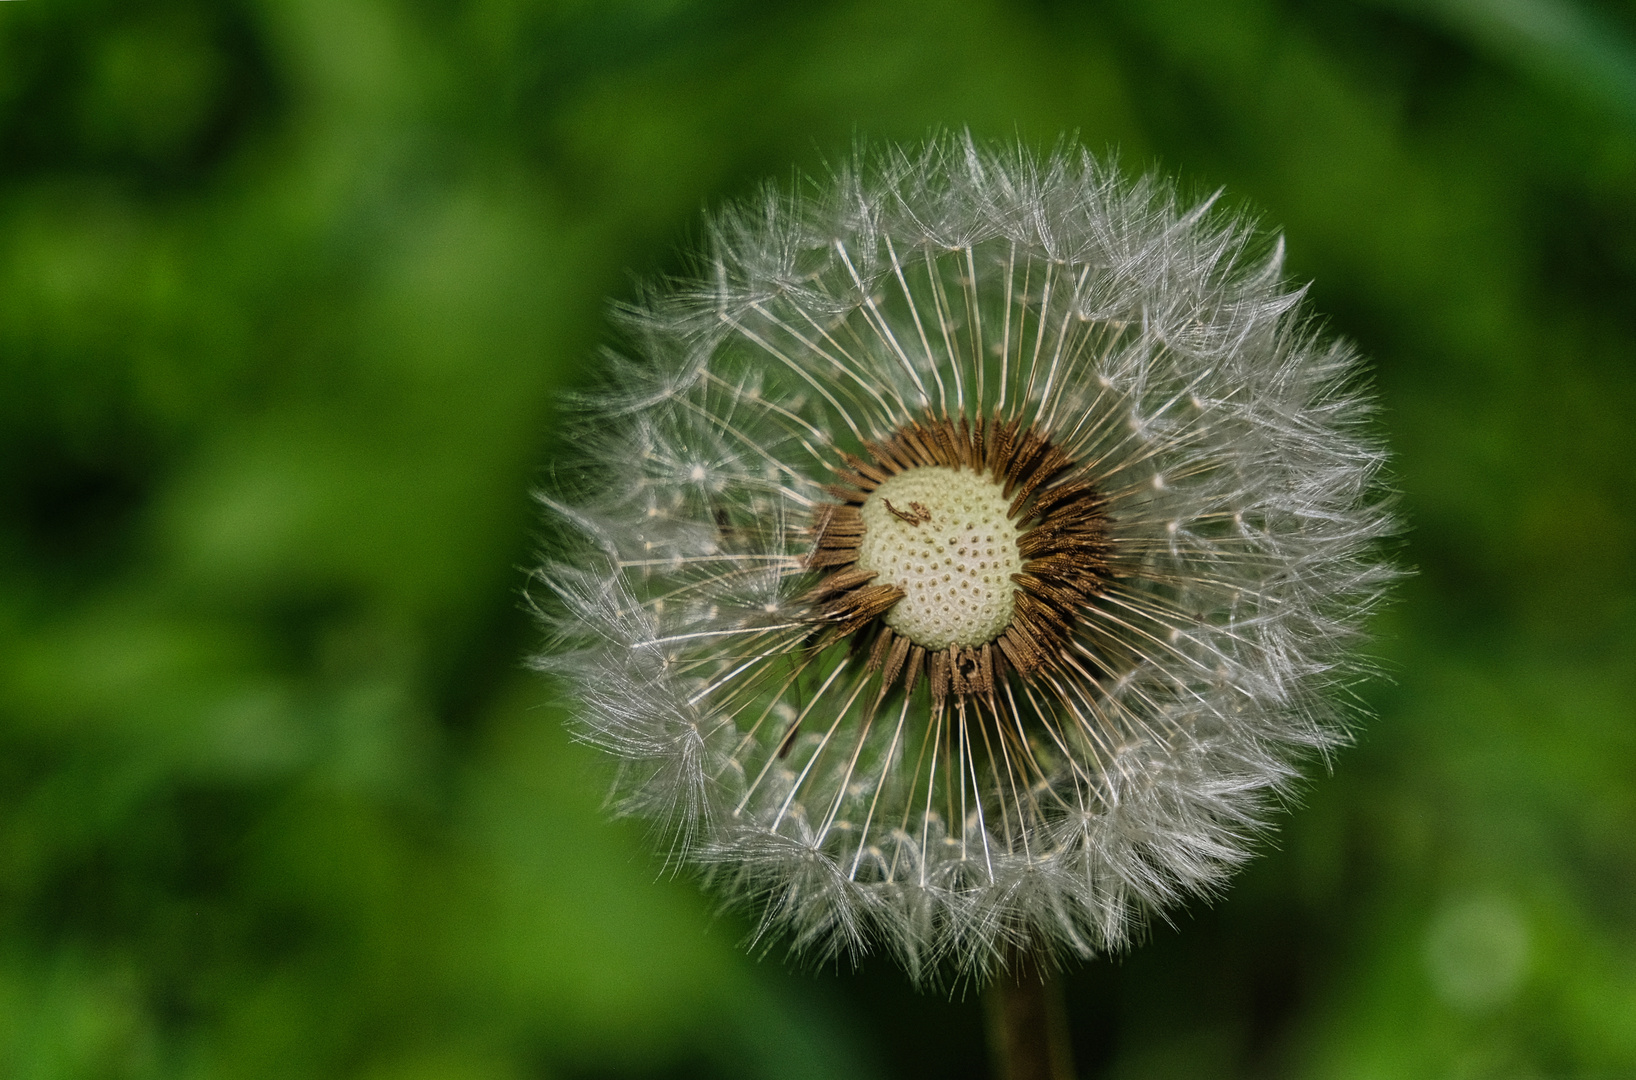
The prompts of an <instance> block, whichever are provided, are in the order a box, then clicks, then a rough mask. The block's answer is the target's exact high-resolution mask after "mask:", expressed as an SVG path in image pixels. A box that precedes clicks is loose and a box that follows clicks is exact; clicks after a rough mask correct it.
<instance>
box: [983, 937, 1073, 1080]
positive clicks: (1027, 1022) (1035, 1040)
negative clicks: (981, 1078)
mask: <svg viewBox="0 0 1636 1080" xmlns="http://www.w3.org/2000/svg"><path fill="white" fill-rule="evenodd" d="M985 1004H986V1005H987V1011H988V1045H989V1056H990V1057H991V1058H992V1059H993V1062H994V1072H995V1075H996V1076H997V1077H998V1078H999V1080H1073V1076H1074V1062H1073V1050H1072V1047H1070V1046H1069V1044H1068V1015H1067V1010H1066V1008H1065V1007H1064V1005H1063V1000H1062V985H1061V984H1060V983H1058V982H1057V981H1056V980H1055V979H1053V978H1051V977H1050V976H1048V975H1046V974H1045V973H1044V972H1042V971H1040V970H1039V969H1038V968H1037V967H1035V966H1034V965H1032V964H1029V963H1026V962H1022V963H1014V964H1013V965H1012V967H1011V970H1009V971H1005V972H1001V973H1000V975H999V976H998V977H996V978H995V980H994V982H993V983H992V984H990V986H989V988H988V991H987V993H986V1002H985Z"/></svg>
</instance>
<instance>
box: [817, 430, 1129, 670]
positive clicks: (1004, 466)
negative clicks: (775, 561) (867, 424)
mask: <svg viewBox="0 0 1636 1080" xmlns="http://www.w3.org/2000/svg"><path fill="white" fill-rule="evenodd" d="M864 449H865V450H866V452H867V453H868V457H867V458H863V457H858V456H857V455H854V454H848V453H844V452H841V453H839V455H838V456H839V458H840V464H839V465H836V466H835V467H834V472H835V477H836V480H837V483H835V484H831V485H827V486H826V487H825V488H824V490H825V491H826V492H828V493H829V494H830V495H831V496H832V497H833V498H834V499H835V500H836V501H835V502H833V503H825V504H822V505H821V506H819V507H818V510H817V512H816V513H815V514H814V516H813V522H812V537H813V542H812V550H811V552H810V553H809V554H808V555H807V558H806V566H807V568H808V569H810V570H820V571H827V572H826V573H825V574H824V576H823V577H821V578H820V579H819V580H818V581H817V582H816V583H815V584H814V585H813V587H812V588H811V589H810V590H809V591H808V592H807V595H806V597H805V599H806V600H807V601H808V603H810V604H811V605H812V606H813V609H814V616H813V618H814V622H815V624H817V625H816V628H815V629H816V630H817V631H818V632H817V633H815V635H814V638H813V639H812V640H813V641H814V643H816V644H828V643H830V642H834V641H837V640H839V639H840V638H842V637H845V636H847V635H850V634H856V633H868V634H871V635H872V637H871V638H870V639H869V640H868V650H867V651H868V654H869V660H868V670H869V671H870V672H871V673H873V672H877V671H878V672H879V673H880V677H881V688H880V693H881V695H882V696H884V695H885V694H886V693H887V692H889V691H890V690H891V689H892V687H893V686H894V685H895V684H896V683H897V682H898V680H899V679H900V678H901V679H902V685H903V686H904V688H905V689H906V690H912V689H913V688H914V686H915V685H916V683H917V682H918V681H919V679H920V677H921V676H922V675H925V677H926V678H927V680H928V682H929V684H930V688H931V694H932V698H933V700H934V702H942V701H944V700H946V699H947V698H948V697H949V696H950V695H954V696H957V697H964V696H980V697H985V698H986V697H990V696H991V695H992V694H993V693H994V691H995V689H996V687H997V686H999V684H1000V683H1002V682H1003V681H1004V679H1005V677H1006V673H1007V671H1016V672H1018V673H1019V674H1022V675H1030V674H1033V673H1034V672H1037V671H1042V670H1046V669H1049V668H1051V667H1053V666H1055V665H1057V664H1058V663H1060V662H1061V660H1062V653H1063V649H1064V648H1065V647H1066V645H1067V643H1068V641H1069V639H1070V638H1071V637H1072V636H1073V633H1074V628H1075V626H1076V625H1077V624H1078V623H1079V622H1080V620H1082V619H1083V618H1084V611H1085V609H1086V608H1088V607H1089V606H1090V605H1091V604H1092V602H1093V601H1094V600H1095V599H1096V598H1097V597H1098V596H1100V595H1102V593H1103V592H1104V590H1105V588H1106V585H1107V582H1108V577H1109V574H1108V552H1109V543H1108V537H1107V524H1108V517H1107V510H1106V507H1107V500H1106V499H1105V498H1104V497H1103V496H1102V495H1101V494H1100V493H1099V492H1098V491H1097V489H1096V486H1095V484H1094V483H1093V482H1092V481H1091V479H1090V478H1088V477H1087V476H1086V475H1084V472H1083V470H1082V469H1081V468H1080V466H1079V465H1078V463H1076V462H1075V461H1074V460H1073V459H1072V458H1071V457H1069V456H1068V455H1067V454H1066V453H1064V452H1063V451H1062V450H1060V449H1059V448H1058V447H1057V446H1055V445H1054V444H1053V443H1052V442H1051V440H1050V438H1049V437H1048V436H1047V435H1045V434H1044V433H1041V432H1039V431H1037V430H1035V429H1034V428H1032V427H1023V426H1022V424H1021V423H1020V422H1019V421H1016V420H1012V421H1009V422H1004V423H1002V422H1001V421H999V420H998V419H995V420H992V421H986V420H984V419H982V418H979V419H978V420H977V421H976V422H975V423H973V422H972V421H970V420H968V419H967V418H966V417H960V418H959V419H958V420H950V419H946V418H945V419H933V418H927V419H924V420H918V421H914V422H911V423H909V424H906V425H904V426H903V427H901V428H899V429H898V430H897V431H895V432H893V433H892V434H891V435H890V436H888V437H887V438H886V439H884V440H882V441H881V442H878V443H874V442H866V443H865V444H864ZM930 465H941V466H944V467H947V468H967V469H972V470H974V471H977V472H981V473H985V474H987V475H989V476H992V477H993V478H994V479H995V480H996V481H998V482H999V483H1000V484H1001V486H1002V490H1003V492H1004V494H1005V495H1006V497H1007V498H1009V499H1010V500H1011V505H1010V508H1009V511H1008V513H1009V516H1010V517H1011V519H1012V520H1014V521H1019V522H1021V523H1022V524H1023V529H1022V533H1021V535H1020V536H1019V537H1018V550H1019V552H1020V553H1021V555H1022V557H1023V568H1022V572H1021V573H1018V574H1014V575H1012V580H1013V581H1015V582H1016V584H1017V593H1016V596H1015V599H1014V608H1013V612H1012V617H1011V624H1010V625H1009V626H1007V627H1006V629H1005V630H1004V631H1003V632H1002V633H1001V634H1000V635H999V636H998V637H997V638H995V639H994V640H993V641H989V642H985V643H984V644H982V645H979V646H976V647H967V646H952V647H950V648H947V649H940V650H937V651H936V652H932V653H930V654H929V655H928V653H927V650H926V649H924V648H922V647H921V646H919V645H916V644H915V643H914V642H912V641H910V640H909V639H908V638H906V637H904V636H903V635H901V634H898V633H896V632H895V631H893V630H892V628H891V627H889V626H887V625H886V624H885V623H884V622H883V621H881V619H880V618H879V617H880V616H883V615H885V614H886V612H887V611H889V610H890V609H891V607H892V605H893V604H895V603H897V602H898V600H900V599H902V598H903V596H904V592H903V590H901V589H899V588H897V587H896V586H891V585H872V584H870V582H871V581H872V579H873V578H874V576H875V575H874V574H872V573H869V572H867V571H864V570H860V569H859V568H858V567H857V565H856V560H857V556H858V549H859V545H860V544H861V542H862V540H863V532H864V524H863V517H862V515H861V514H860V513H859V508H860V507H861V506H862V505H863V503H864V500H866V499H867V498H868V497H869V494H870V492H872V491H874V490H875V489H876V488H877V487H879V486H880V485H881V484H883V483H885V482H886V481H887V480H888V479H889V478H891V477H892V476H895V475H897V474H898V473H901V472H906V471H908V470H910V469H915V468H921V467H924V466H930ZM887 509H888V510H889V511H890V512H891V513H893V514H895V515H897V516H898V517H899V518H900V519H902V520H904V521H907V522H910V523H911V524H914V523H918V522H922V521H925V520H927V519H928V518H929V517H930V514H929V512H928V511H927V509H926V507H924V506H921V505H920V504H918V503H911V504H910V505H909V507H908V509H907V510H904V509H900V508H898V507H894V506H890V505H889V506H888V507H887Z"/></svg>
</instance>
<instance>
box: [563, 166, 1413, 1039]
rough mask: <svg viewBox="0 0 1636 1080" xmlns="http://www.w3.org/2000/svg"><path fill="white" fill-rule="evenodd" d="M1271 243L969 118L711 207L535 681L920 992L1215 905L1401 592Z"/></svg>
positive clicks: (1343, 400)
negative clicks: (976, 130)
mask: <svg viewBox="0 0 1636 1080" xmlns="http://www.w3.org/2000/svg"><path fill="white" fill-rule="evenodd" d="M1281 255H1282V248H1281V245H1278V244H1268V243H1265V242H1261V241H1258V239H1257V236H1256V235H1255V233H1254V232H1253V231H1252V230H1251V229H1250V228H1249V227H1248V226H1247V225H1246V224H1245V223H1243V222H1242V221H1240V220H1237V219H1234V218H1232V217H1231V216H1229V215H1226V214H1223V213H1222V212H1220V211H1218V210H1214V209H1212V208H1211V206H1210V204H1209V202H1204V203H1201V204H1198V205H1192V206H1189V205H1184V204H1183V203H1182V202H1181V201H1179V199H1178V197H1177V195H1176V194H1175V192H1174V190H1173V188H1172V187H1171V186H1170V185H1169V184H1167V183H1165V182H1163V181H1160V180H1158V179H1154V178H1148V179H1145V180H1140V181H1136V182H1130V181H1127V180H1125V179H1122V178H1121V176H1120V175H1119V174H1118V173H1116V172H1115V171H1114V170H1113V169H1112V168H1111V167H1109V166H1106V165H1104V164H1102V163H1099V162H1098V161H1097V160H1096V159H1095V158H1093V157H1092V156H1090V155H1088V154H1087V153H1085V152H1083V151H1081V150H1079V149H1077V148H1076V147H1073V146H1071V145H1064V146H1062V147H1059V149H1058V150H1057V151H1056V152H1055V153H1053V154H1051V155H1050V156H1048V157H1037V156H1035V155H1033V154H1032V153H1030V152H1029V151H1027V150H1024V149H1020V148H1016V147H1002V148H988V147H984V146H982V145H979V144H976V143H974V142H973V141H972V140H971V139H970V138H969V137H965V138H957V137H946V138H941V139H935V140H933V141H932V142H931V143H930V144H928V145H927V146H925V147H923V148H920V149H916V150H913V151H886V152H882V153H879V154H877V155H874V156H870V155H867V154H865V155H860V158H859V160H858V162H857V163H856V164H855V165H854V166H852V167H851V168H849V169H847V170H844V171H841V172H840V173H839V174H838V175H836V176H834V177H832V178H830V179H828V180H827V181H820V182H815V183H813V184H812V185H811V186H810V187H809V188H807V189H803V190H802V191H800V192H798V193H797V194H795V195H781V194H777V193H769V194H768V195H766V196H765V198H764V199H762V200H761V201H760V202H758V203H755V204H752V205H746V206H739V207H736V208H733V209H729V210H727V211H724V212H722V213H720V214H718V215H716V216H715V217H714V218H713V219H712V220H711V221H710V223H709V228H708V242H707V245H706V248H705V250H704V252H703V253H701V254H700V255H699V256H698V257H697V262H696V264H695V275H696V276H694V277H691V278H689V279H686V280H680V281H667V282H665V283H663V284H662V285H657V286H654V287H652V288H651V289H649V290H648V291H646V292H645V293H644V295H643V296H642V297H641V298H640V299H639V301H638V302H637V303H635V304H634V305H632V306H630V307H628V308H624V309H622V310H620V311H619V312H618V320H619V322H620V324H621V330H622V333H623V340H624V342H625V345H626V348H624V349H623V350H621V353H620V355H616V356H610V359H609V376H608V385H607V388H606V389H605V390H604V391H602V392H600V393H598V394H597V395H595V396H594V397H592V398H590V399H589V400H586V401H584V402H582V403H581V409H582V411H581V416H580V430H579V431H578V433H577V435H576V437H575V442H576V444H577V445H578V446H579V447H580V448H581V453H582V459H581V460H580V461H579V462H578V463H577V465H576V466H575V467H574V468H572V469H570V470H568V471H565V472H563V473H562V474H561V475H559V477H558V478H557V482H556V487H555V489H554V490H552V491H550V492H548V493H547V494H546V495H545V496H544V498H545V501H546V502H547V504H548V506H549V507H550V508H551V511H552V516H553V518H554V519H555V524H554V526H553V539H552V541H551V543H552V548H551V551H550V554H549V557H548V560H547V561H546V562H545V563H544V565H543V566H542V567H541V568H540V569H539V570H538V572H537V579H538V583H539V585H540V586H541V587H540V588H539V589H537V590H536V592H537V594H538V595H537V599H538V607H539V609H540V611H541V613H542V616H543V617H544V618H545V619H546V620H547V622H548V625H549V629H550V630H551V632H552V645H551V646H550V648H549V649H548V651H547V652H546V653H545V655H544V656H542V657H541V658H540V660H539V661H538V663H539V666H540V667H541V668H543V669H545V670H547V671H549V672H551V673H553V674H554V675H556V676H559V677H560V678H561V679H562V680H563V682H564V685H565V686H566V687H567V689H568V691H569V693H570V694H571V696H572V698H573V700H574V702H575V703H576V709H575V719H574V723H575V725H576V729H577V732H578V733H579V735H580V736H581V737H582V738H583V739H584V740H585V741H587V742H590V743H593V744H595V745H597V746H599V747H602V748H603V749H605V750H606V751H607V752H609V753H610V754H612V755H613V756H614V757H615V758H617V759H618V760H619V762H620V763H621V766H622V767H621V769H620V770H619V780H618V787H617V803H616V805H617V806H618V807H619V808H620V809H621V810H622V811H624V812H628V813H631V814H636V815H641V816H644V817H647V818H649V819H651V820H653V821H654V822H656V823H658V824H659V825H660V826H661V828H662V831H663V833H664V836H665V842H666V843H667V844H669V845H671V851H672V853H673V854H674V855H675V856H676V857H677V858H679V859H680V860H682V861H683V862H684V863H685V864H688V865H691V866H693V867H695V868H696V869H697V870H698V871H699V873H700V876H701V878H702V880H703V881H704V882H705V883H706V885H707V887H708V888H709V889H711V890H712V891H713V892H715V893H716V894H718V895H719V896H720V897H722V898H723V899H724V900H725V901H727V902H729V903H730V904H732V905H734V906H739V907H743V908H745V909H747V910H748V911H750V912H752V913H753V915H754V917H755V918H756V919H757V920H759V927H760V929H759V934H758V936H759V937H760V938H761V939H762V940H765V941H769V942H770V941H782V942H786V943H788V944H789V946H790V947H791V948H792V949H793V950H794V951H796V952H797V953H800V954H803V955H807V956H812V957H816V958H820V959H823V958H829V957H833V956H836V955H849V956H857V955H860V954H863V953H869V952H876V951H880V952H886V953H890V954H891V955H893V956H894V957H896V958H897V960H898V961H899V962H900V963H901V964H902V966H903V967H904V969H905V970H906V971H907V972H908V974H909V976H910V977H911V978H913V979H915V980H916V981H918V982H922V983H927V982H947V981H955V982H959V981H967V982H986V981H988V980H989V979H990V978H992V977H994V976H996V975H999V974H1001V973H1005V974H1007V975H1009V976H1011V977H1012V978H1013V979H1014V978H1015V977H1016V976H1017V975H1018V973H1019V972H1047V971H1050V970H1052V969H1054V968H1055V967H1056V966H1058V965H1059V964H1060V963H1061V962H1062V960H1063V959H1065V958H1069V957H1081V958H1088V957H1093V956H1096V955H1098V954H1102V953H1106V952H1109V951H1114V950H1118V949H1119V948H1121V947H1122V946H1124V945H1125V944H1127V943H1128V942H1129V941H1130V940H1131V937H1132V934H1133V932H1135V931H1136V930H1137V929H1138V928H1139V927H1140V926H1141V925H1142V920H1143V918H1144V916H1146V915H1148V914H1151V913H1155V912H1160V911H1163V910H1165V909H1167V908H1171V907H1173V906H1175V905H1177V904H1179V903H1181V902H1182V901H1184V900H1186V899H1187V898H1189V897H1194V896H1199V895H1202V894H1207V893H1209V892H1211V891H1212V890H1213V889H1215V888H1216V887H1218V886H1219V885H1220V884H1221V883H1222V881H1223V880H1224V878H1225V877H1226V876H1227V875H1228V874H1229V872H1230V871H1231V870H1232V869H1233V868H1234V867H1235V866H1236V865H1237V864H1238V863H1239V862H1240V861H1242V860H1243V859H1244V858H1245V857H1246V856H1247V855H1248V853H1249V851H1250V845H1251V842H1252V841H1253V839H1254V838H1255V836H1256V835H1257V833H1258V831H1259V829H1260V828H1261V827H1262V823H1263V815H1264V814H1265V812H1266V811H1267V809H1268V807H1269V804H1270V803H1271V802H1272V801H1273V798H1274V796H1275V795H1276V794H1277V793H1278V792H1280V791H1282V790H1284V789H1285V788H1287V786H1288V785H1289V784H1290V783H1291V781H1292V780H1293V779H1294V778H1295V776H1296V775H1297V773H1296V770H1297V768H1298V766H1299V765H1300V764H1301V763H1302V762H1303V761H1308V760H1311V759H1312V758H1313V757H1314V756H1317V755H1322V754H1323V753H1324V752H1325V751H1326V750H1327V749H1329V748H1331V747H1334V746H1336V745H1337V744H1338V743H1339V742H1340V741H1342V739H1343V738H1344V736H1345V727H1344V719H1345V718H1344V715H1343V714H1342V713H1340V712H1339V711H1338V710H1337V709H1336V707H1335V706H1334V705H1333V704H1332V703H1331V700H1330V699H1331V695H1332V692H1333V691H1334V690H1335V689H1336V688H1337V687H1339V686H1342V685H1344V684H1345V683H1347V682H1348V681H1349V680H1350V679H1352V678H1354V677H1355V676H1356V674H1357V671H1358V668H1357V664H1356V661H1354V660H1353V659H1352V658H1351V650H1352V649H1353V648H1354V647H1355V646H1356V644H1357V641H1358V637H1359V628H1360V623H1361V622H1362V620H1363V619H1364V617H1365V616H1366V615H1367V614H1368V612H1369V611H1370V609H1371V607H1372V606H1373V605H1375V604H1376V602H1377V601H1378V600H1379V599H1380V597H1381V594H1382V591H1383V589H1384V588H1385V586H1386V585H1387V584H1388V583H1389V581H1390V580H1391V578H1392V576H1393V571H1392V570H1391V568H1390V567H1389V566H1387V565H1386V564H1385V563H1384V562H1383V561H1382V560H1381V558H1380V554H1379V551H1378V548H1379V541H1380V539H1381V538H1382V537H1383V536H1384V535H1386V534H1387V533H1388V532H1389V531H1390V528H1391V519H1390V515H1389V513H1388V512H1387V509H1386V508H1385V506H1384V504H1383V500H1382V498H1381V497H1380V495H1379V489H1378V486H1377V474H1378V471H1379V469H1380V467H1381V464H1382V451H1381V449H1380V448H1379V447H1378V446H1377V445H1375V443H1374V442H1373V441H1372V440H1371V438H1370V436H1369V432H1368V427H1367V420H1368V418H1369V414H1370V407H1371V402H1370V399H1369V398H1368V396H1367V395H1366V394H1365V393H1364V391H1363V390H1362V389H1361V387H1360V379H1359V372H1358V366H1359V362H1358V359H1357V357H1356V355H1355V354H1354V352H1353V351H1352V349H1351V348H1350V347H1349V346H1347V345H1345V344H1342V343H1339V342H1336V341H1332V340H1328V339H1326V338H1325V337H1323V336H1322V335H1321V334H1320V333H1319V332H1318V331H1317V330H1316V329H1315V328H1314V327H1313V325H1312V324H1311V321H1310V318H1309V316H1308V315H1306V314H1305V313H1304V311H1303V309H1302V305H1301V294H1300V292H1299V291H1298V290H1294V291H1292V290H1291V289H1290V288H1289V286H1288V285H1287V283H1286V282H1285V281H1284V278H1283V274H1282V267H1281ZM1025 1011H1026V1010H1025Z"/></svg>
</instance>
